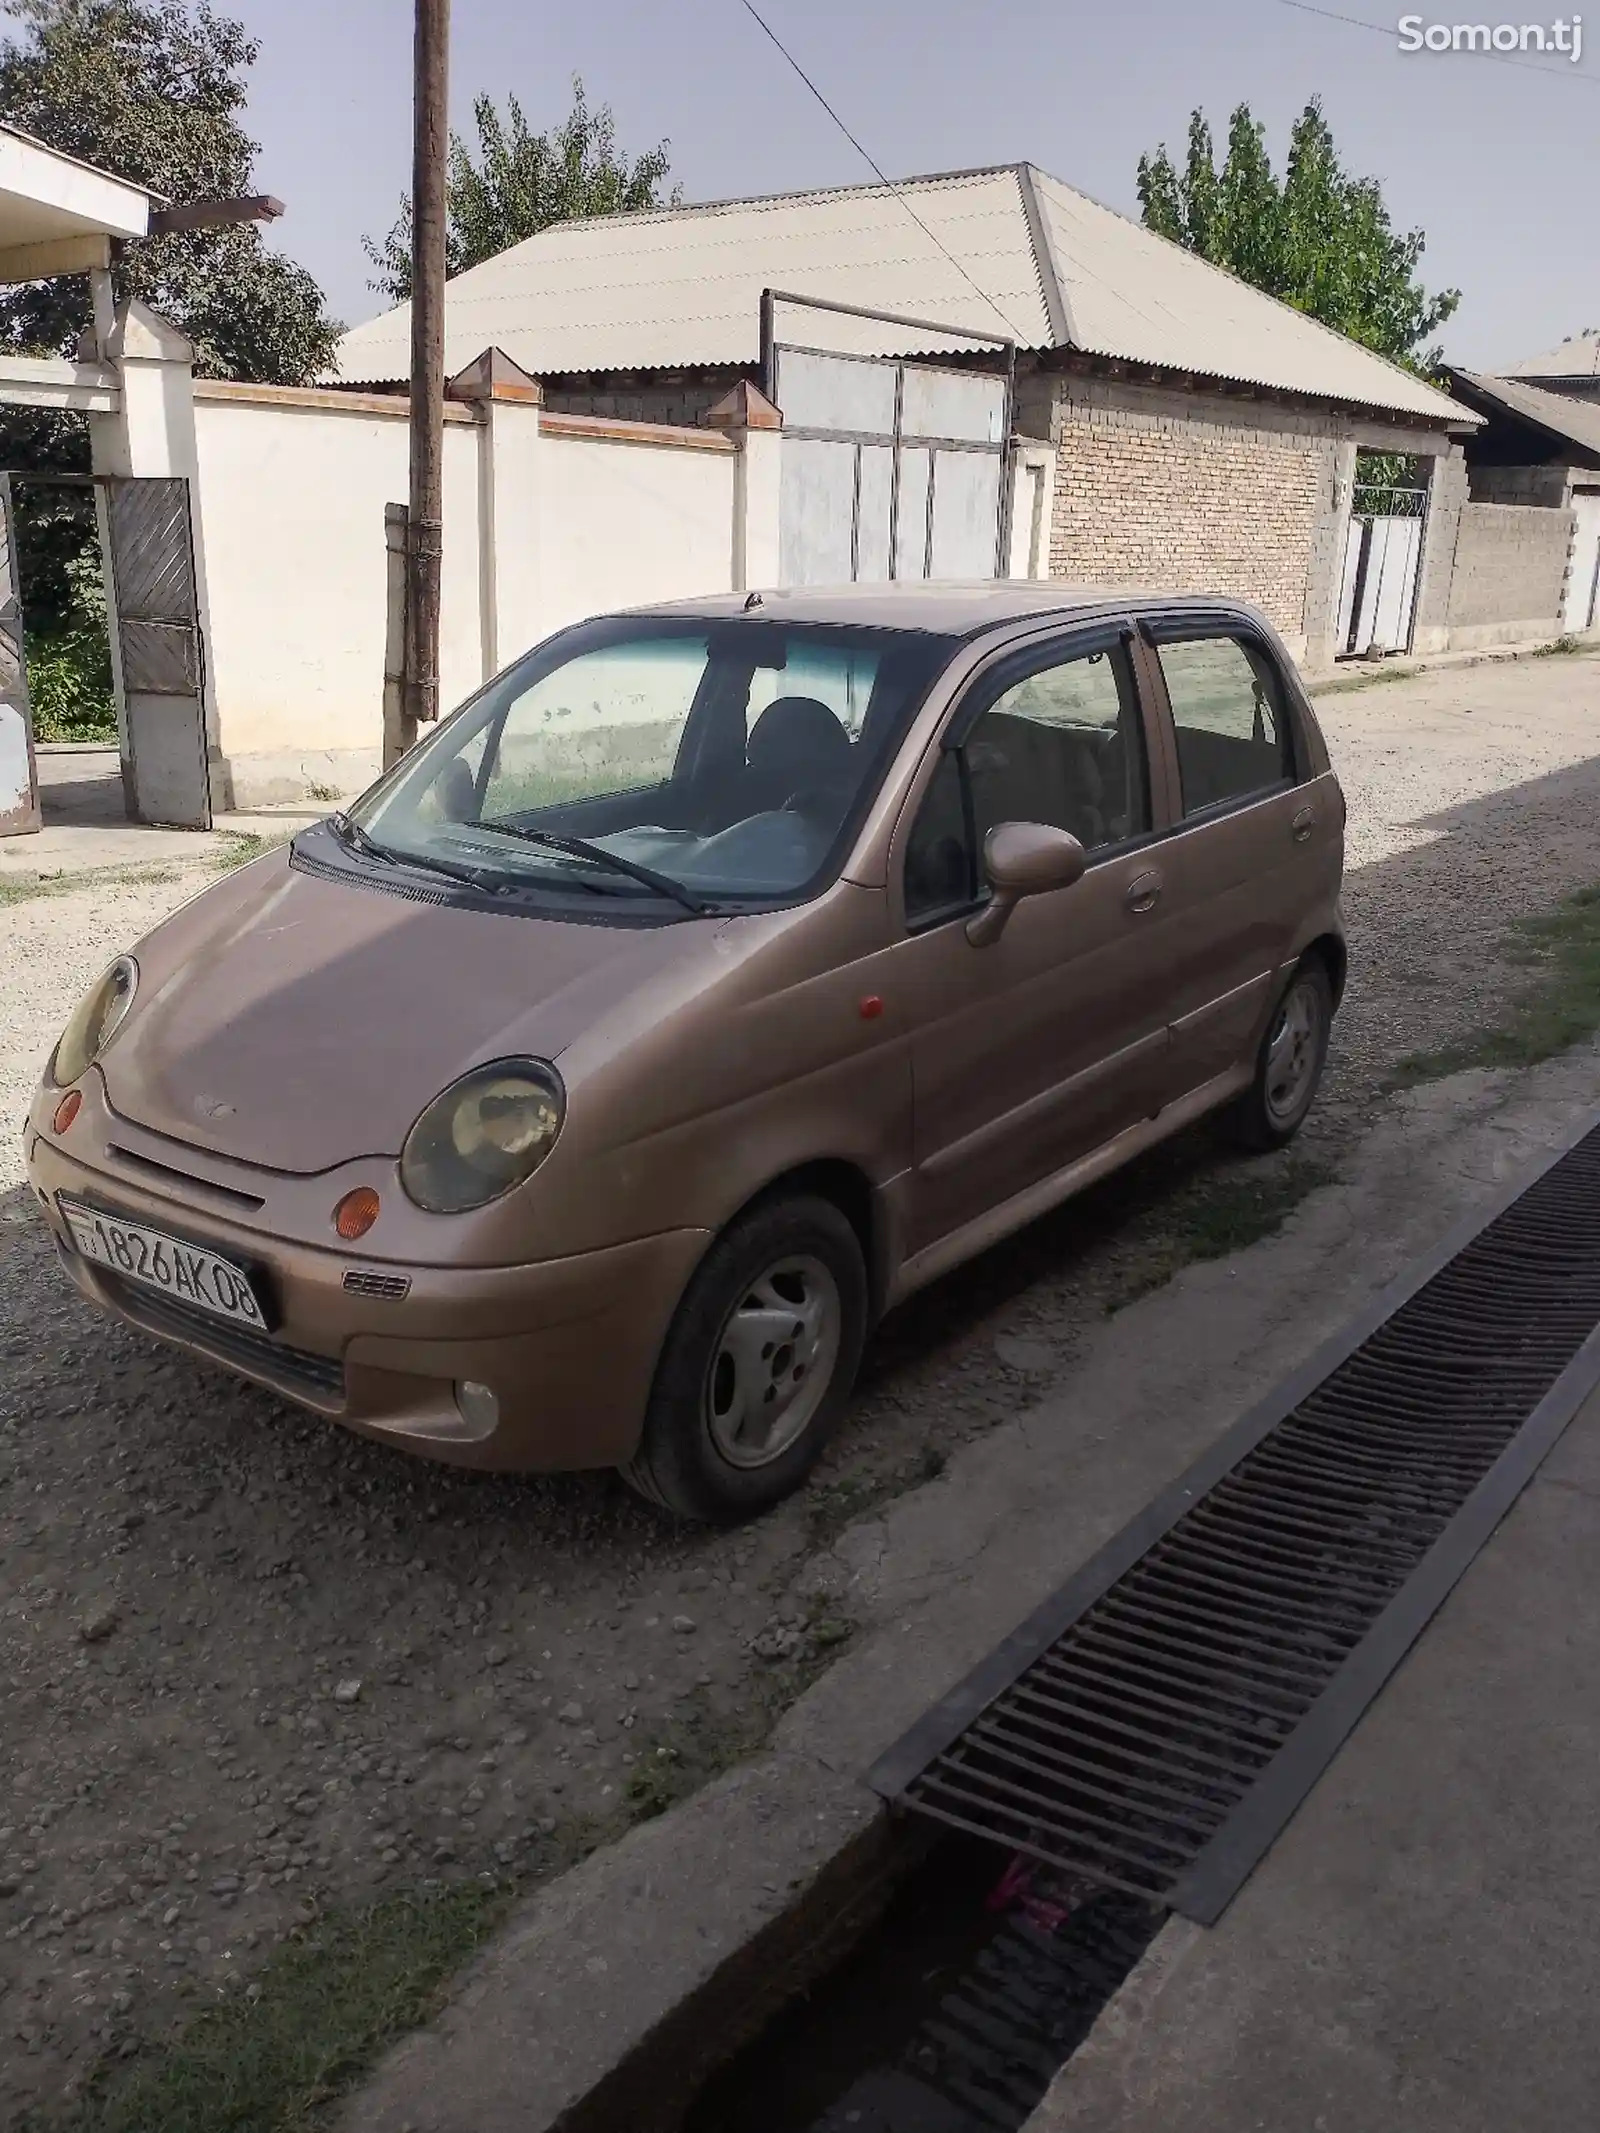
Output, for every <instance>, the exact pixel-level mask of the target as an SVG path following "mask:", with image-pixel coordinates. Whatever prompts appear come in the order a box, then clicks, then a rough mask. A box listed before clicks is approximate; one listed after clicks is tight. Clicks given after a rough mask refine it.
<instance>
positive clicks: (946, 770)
mask: <svg viewBox="0 0 1600 2133" xmlns="http://www.w3.org/2000/svg"><path fill="white" fill-rule="evenodd" d="M905 885H906V917H907V918H908V919H909V920H910V921H911V922H912V923H913V924H922V925H926V924H927V923H928V921H929V920H930V919H933V918H936V917H938V916H939V915H940V914H941V913H942V912H949V911H961V910H964V909H965V908H966V907H967V906H968V905H969V904H971V903H972V902H973V901H974V900H975V898H976V895H977V882H976V879H975V876H974V869H973V864H972V841H971V838H970V836H969V834H968V829H967V801H966V794H965V792H964V791H963V786H962V773H961V758H960V757H959V756H958V755H941V756H940V758H939V767H938V769H937V770H936V771H935V772H934V774H933V783H932V784H931V785H930V786H929V787H928V790H927V791H926V792H925V793H924V794H923V796H922V806H921V808H920V809H919V810H918V813H917V819H916V821H915V822H914V823H913V824H912V826H911V836H910V838H909V840H908V841H907V844H906V872H905Z"/></svg>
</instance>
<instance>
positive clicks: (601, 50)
mask: <svg viewBox="0 0 1600 2133" xmlns="http://www.w3.org/2000/svg"><path fill="white" fill-rule="evenodd" d="M221 4H222V5H223V6H224V7H225V8H226V9H227V11H228V12H231V13H234V14H237V15H240V16H242V17H243V18H244V19H245V20H246V21H247V22H248V23H249V25H250V27H251V29H252V30H253V31H254V32H255V34H256V35H257V36H258V37H259V38H260V40H261V58H260V60H259V61H258V63H257V66H256V69H255V74H254V88H253V92H252V97H251V105H250V114H249V122H250V125H251V128H252V130H253V131H254V133H255V134H256V136H257V137H258V138H259V140H260V141H261V144H262V151H261V156H260V159H259V163H258V178H259V182H260V183H261V185H262V186H263V188H264V189H266V190H268V191H270V192H274V193H276V194H277V195H278V196H279V197H280V198H281V199H282V200H283V201H284V202H285V203H286V206H287V213H286V214H285V216H284V218H283V220H282V221H281V222H280V223H278V224H277V225H276V226H275V228H274V230H273V232H272V236H271V240H270V241H272V242H273V243H275V244H277V245H279V246H281V248H282V249H283V250H285V251H287V252H289V253H291V254H292V255H293V256H295V257H296V258H298V259H300V260H301V261H302V262H303V263H304V264H305V265H306V266H307V267H309V268H310V269H311V271H312V272H313V273H314V274H316V276H317V277H318V279H319V280H320V281H321V282H322V284H323V286H324V288H325V289H326V290H327V292H328V297H329V302H330V305H331V306H332V308H333V310H334V311H335V313H336V314H337V315H338V316H340V317H342V318H343V319H344V320H345V321H346V323H347V324H355V323H356V322H357V321H358V320H361V319H363V318H367V317H370V316H371V315H372V314H373V313H374V312H376V311H378V310H380V309H382V308H383V305H382V302H381V300H380V299H379V298H378V297H377V296H376V295H375V294H374V293H373V292H372V291H371V290H370V289H369V288H368V287H367V277H368V274H369V273H370V271H371V270H370V268H369V266H368V264H367V262H366V259H365V256H364V254H363V253H362V250H361V237H362V234H363V232H367V231H370V232H373V233H374V234H378V233H381V232H382V231H383V230H385V229H387V227H388V225H389V223H390V221H391V220H392V219H393V214H394V209H395V205H396V201H397V198H398V195H399V194H400V193H401V191H402V190H404V188H405V186H406V184H407V181H408V173H409V163H410V139H411V133H410V128H411V110H410V94H411V79H410V77H411V7H410V0H221ZM758 4H760V5H762V8H763V12H764V13H765V14H766V16H767V19H768V20H769V21H770V22H771V23H772V24H773V27H774V28H775V29H776V30H777V32H778V34H779V35H780V36H781V37H782V38H783V39H784V41H785V43H786V44H788V45H789V47H790V49H791V51H793V52H794V54H795V56H796V58H797V59H798V60H799V61H800V63H801V65H802V66H804V67H805V68H806V70H807V72H808V73H810V74H811V75H812V77H813V79H814V80H815V81H816V82H817V83H818V86H819V87H820V88H821V89H822V90H823V92H824V94H825V95H827V96H828V98H829V100H830V101H831V102H832V104H833V105H834V108H835V109H836V110H837V111H838V112H839V114H840V116H841V117H842V118H843V119H844V120H845V122H846V124H848V125H849V126H850V127H851V129H852V130H853V131H854V132H855V133H856V134H857V135H858V136H859V138H860V139H861V141H862V142H863V144H864V145H865V146H866V148H867V149H868V150H869V151H870V152H871V154H872V155H873V156H874V157H875V158H876V160H877V161H878V162H879V163H880V164H881V165H882V166H883V168H884V169H885V170H886V171H887V172H888V173H889V175H890V176H891V177H896V178H900V177H910V176H914V175H918V174H920V173H923V172H928V171H937V170H953V169H961V168H966V167H968V166H971V165H975V164H983V163H1002V162H1017V161H1021V160H1024V159H1026V160H1028V161H1031V162H1034V163H1037V164H1038V165H1040V166H1041V168H1043V169H1045V170H1047V171H1050V172H1052V173H1053V174H1054V175H1055V176H1056V177H1058V178H1061V179H1063V180H1065V181H1066V182H1067V183H1068V184H1070V185H1076V186H1079V187H1081V188H1082V189H1083V191H1085V192H1087V193H1090V194H1092V195H1093V196H1094V197H1095V198H1096V199H1099V200H1102V201H1104V202H1105V203H1106V204H1107V205H1108V206H1110V207H1115V208H1118V209H1120V210H1122V211H1123V212H1125V213H1133V214H1137V212H1138V202H1137V197H1136V194H1135V190H1134V183H1135V172H1136V168H1137V164H1138V159H1139V154H1140V151H1141V150H1144V149H1149V148H1153V147H1154V146H1155V145H1156V144H1157V143H1158V142H1159V141H1162V140H1165V141H1166V142H1167V143H1168V145H1169V146H1170V147H1171V148H1172V149H1173V150H1174V152H1175V153H1181V151H1182V147H1183V143H1184V140H1185V136H1186V133H1187V127H1188V116H1189V111H1190V109H1191V107H1192V106H1194V105H1195V104H1200V105H1202V106H1203V107H1204V108H1205V110H1206V113H1207V115H1208V117H1209V118H1210V119H1211V122H1212V128H1213V131H1214V133H1215V134H1216V135H1217V136H1218V140H1219V145H1220V142H1221V139H1222V137H1223V136H1224V135H1225V133H1226V130H1227V120H1228V114H1229V112H1230V111H1231V110H1232V108H1233V106H1234V105H1235V104H1237V103H1238V102H1240V101H1241V100H1244V101H1246V102H1248V103H1249V104H1250V105H1251V106H1252V108H1253V109H1254V111H1255V113H1256V115H1257V117H1258V118H1261V119H1263V120H1264V121H1265V123H1266V126H1267V131H1268V140H1269V144H1270V147H1271V151H1272V155H1273V160H1274V164H1275V165H1277V166H1280V167H1281V161H1282V156H1283V150H1284V146H1285V142H1286V138H1287V134H1288V129H1289V125H1290V122H1291V120H1292V119H1293V117H1294V116H1295V114H1296V113H1297V112H1298V111H1299V110H1300V109H1301V107H1302V106H1303V105H1304V103H1305V101H1306V99H1307V97H1308V96H1310V95H1313V94H1320V95H1321V97H1322V100H1323V105H1324V109H1325V111H1326V113H1327V116H1328V119H1329V122H1330V123H1331V125H1332V128H1333V133H1334V139H1335V141H1336V143H1337V145H1338V147H1339V150H1340V152H1341V154H1342V155H1343V157H1344V159H1345V162H1346V164H1347V166H1348V167H1350V168H1351V169H1353V170H1354V171H1356V172H1358V173H1360V174H1363V175H1370V176H1374V177H1377V178H1379V179H1380V180H1381V181H1382V184H1383V187H1384V193H1385V197H1386V199H1387V200H1388V203H1389V207H1390V211H1391V213H1392V215H1393V217H1394V220H1395V222H1396V224H1397V226H1399V227H1400V228H1402V229H1410V228H1412V227H1420V228H1421V229H1422V230H1423V231H1424V232H1425V233H1426V236H1427V240H1428V244H1427V251H1426V253H1425V255H1424V259H1423V269H1422V272H1423V279H1424V282H1425V285H1426V286H1427V287H1428V288H1429V289H1435V288H1438V287H1441V286H1444V287H1451V286H1454V287H1458V288H1460V289H1461V290H1462V292H1463V297H1462V304H1461V309H1460V311H1459V312H1458V313H1457V315H1456V317H1455V319H1454V320H1453V321H1452V323H1451V325H1450V326H1449V327H1448V328H1447V329H1446V333H1445V347H1446V352H1447V354H1448V355H1449V356H1450V357H1451V358H1452V360H1454V361H1457V362H1460V363H1462V364H1464V365H1466V366H1467V367H1469V368H1482V369H1494V368H1497V367H1499V366H1501V365H1503V364H1506V363H1509V362H1512V361H1514V360H1516V359H1517V358H1519V357H1521V356H1524V355H1530V354H1533V353H1534V352H1536V351H1537V350H1540V349H1543V348H1545V347H1547V346H1549V345H1551V344H1552V343H1554V342H1556V341H1558V340H1560V339H1561V338H1562V336H1563V335H1565V334H1568V333H1574V332H1577V331H1579V330H1580V329H1582V328H1584V327H1587V326H1600V218H1597V212H1596V202H1597V201H1600V8H1597V9H1596V10H1595V13H1594V16H1593V19H1592V22H1589V23H1585V25H1584V28H1585V32H1586V35H1590V36H1592V38H1593V43H1594V51H1593V53H1592V54H1591V53H1590V51H1589V50H1588V49H1587V48H1585V50H1584V53H1583V56H1582V59H1581V60H1580V61H1579V62H1578V63H1577V64H1573V63H1572V62H1571V61H1569V60H1567V59H1563V58H1557V57H1556V56H1555V55H1554V54H1553V53H1552V54H1550V55H1549V56H1548V57H1546V58H1545V59H1544V60H1543V61H1542V62H1538V61H1535V62H1532V63H1531V64H1539V65H1542V66H1543V67H1545V68H1547V69H1548V73H1537V72H1532V71H1528V70H1527V65H1528V64H1529V63H1525V64H1524V65H1522V66H1513V65H1507V64H1504V63H1502V62H1501V61H1498V60H1495V59H1491V58H1489V57H1487V56H1481V55H1478V54H1470V53H1448V54H1431V53H1427V52H1421V53H1417V54H1415V55H1413V56H1406V55H1404V54H1402V53H1401V52H1400V50H1399V49H1398V45H1397V41H1396V39H1395V38H1394V37H1393V35H1392V34H1385V35H1378V34H1375V33H1374V32H1373V30H1371V29H1363V28H1357V27H1352V26H1348V25H1347V24H1345V23H1343V22H1337V21H1331V20H1327V19H1323V18H1321V17H1319V16H1316V15H1313V14H1310V13H1306V12H1302V11H1299V10H1296V9H1292V8H1291V7H1289V6H1287V5H1286V4H1284V0H1214V4H1213V5H1212V6H1211V7H1210V8H1209V9H1208V10H1206V11H1204V12H1200V11H1197V10H1196V9H1194V8H1192V7H1182V6H1178V5H1175V4H1174V0H1115V4H1111V5H1105V6H1102V7H1096V8H1090V7H1084V6H1077V5H1072V4H1070V0H1010V4H1009V5H1005V6H996V5H994V4H993V0H990V4H989V5H988V6H987V7H979V6H975V5H973V4H972V0H962V4H959V5H957V4H954V0H915V4H913V0H758ZM1419 4H1420V0H1401V5H1400V6H1399V7H1397V8H1396V9H1395V10H1394V12H1393V13H1390V12H1388V11H1387V10H1385V9H1382V8H1380V7H1378V6H1376V5H1374V0H1329V5H1330V6H1332V7H1333V8H1334V9H1335V11H1336V12H1340V13H1347V14H1349V15H1351V16H1364V17H1366V18H1367V19H1368V20H1369V21H1370V22H1373V23H1377V24H1380V25H1384V26H1385V27H1386V29H1387V30H1388V31H1390V32H1392V30H1393V28H1394V25H1395V24H1396V23H1397V22H1398V20H1399V19H1400V15H1401V13H1402V12H1405V11H1409V10H1410V9H1412V8H1415V7H1417V6H1418V5H1419ZM1565 4H1566V0H1556V5H1557V6H1562V5H1565ZM1478 12H1480V11H1476V10H1470V9H1462V8H1459V7H1457V8H1454V9H1452V10H1443V9H1440V10H1439V11H1437V12H1432V11H1430V10H1429V9H1428V8H1427V7H1426V6H1423V7H1422V19H1423V21H1424V22H1425V23H1431V22H1434V21H1446V22H1448V21H1454V20H1456V19H1458V18H1460V17H1464V16H1466V15H1468V14H1470V15H1472V17H1473V19H1474V20H1476V19H1477V14H1478ZM1481 12H1483V13H1484V15H1485V19H1486V20H1487V21H1488V22H1490V23H1491V24H1493V23H1496V22H1499V21H1501V20H1503V19H1510V20H1512V21H1515V22H1518V23H1520V22H1522V21H1523V20H1525V19H1527V17H1526V16H1525V15H1523V14H1515V15H1512V16H1510V17H1509V18H1505V17H1502V16H1501V15H1499V14H1497V13H1495V12H1494V11H1493V10H1492V9H1489V10H1482V11H1481ZM453 17H454V20H453V42H452V79H451V92H452V94H451V102H452V107H453V112H454V115H455V117H456V121H457V123H458V124H461V123H463V122H465V121H466V120H467V119H468V117H469V114H470V106H471V101H472V98H473V96H474V94H475V93H476V92H477V91H479V90H480V89H489V90H491V91H492V92H493V93H494V94H495V95H496V96H503V95H504V93H505V92H506V91H507V90H511V91H514V92H515V93H516V94H517V95H518V96H519V97H520V99H521V101H522V103H523V106H524V108H525V110H526V111H527V114H528V117H529V119H530V122H531V123H532V124H534V125H535V126H538V127H543V126H546V125H550V124H553V123H555V122H556V121H557V120H559V119H561V118H562V117H564V116H565V114H566V111H567V109H568V106H569V102H570V94H569V84H570V79H571V76H572V75H573V74H574V73H578V74H581V75H582V77H583V80H584V83H585V86H586V88H587V89H588V92H589V96H590V100H591V102H592V103H600V102H609V103H610V104H611V106H612V108H613V110H614V111H615V114H616V119H617V130H618V136H619V139H620V141H621V143H622V145H623V146H624V147H625V148H627V149H629V150H630V151H632V152H635V153H637V152H638V151H639V150H641V149H643V148H645V147H648V146H650V145H652V144H653V143H654V142H656V141H657V140H659V139H660V138H662V137H663V136H666V137H667V138H668V139H669V140H670V142H671V153H672V175H673V178H674V179H675V180H676V181H678V182H679V183H681V184H682V186H683V189H684V196H685V198H686V199H687V200H691V201H694V200H716V199H728V198H734V197H739V196H741V195H747V194H756V193H770V192H783V191H789V190H800V189H804V188H806V187H809V186H819V185H837V184H851V183H856V182H860V181H862V180H864V179H865V180H870V172H868V171H867V170H866V169H865V168H864V167H863V165H862V163H861V161H860V158H859V157H858V156H857V155H856V153H855V151H854V149H852V148H851V147H850V145H849V143H848V142H847V141H846V140H845V139H844V138H843V137H842V135H841V134H840V133H839V132H838V130H837V129H836V128H835V127H834V125H833V124H832V122H831V121H830V120H829V119H828V117H827V116H826V114H825V113H824V112H823V111H822V110H821V109H820V108H819V106H818V105H817V104H816V103H815V102H814V101H813V99H812V98H811V97H810V95H809V94H808V93H807V91H806V90H805V88H804V87H803V86H802V84H801V83H800V82H799V81H798V80H797V79H796V78H795V77H794V75H793V74H792V73H790V72H789V70H788V69H787V68H786V67H785V66H784V64H783V62H782V60H781V59H780V57H779V55H778V54H777V53H776V52H775V51H774V50H773V48H772V46H771V45H770V44H769V43H768V42H767V41H766V39H765V38H764V37H763V36H762V35H761V33H760V31H759V30H758V29H757V28H756V25H755V24H754V23H753V22H752V21H751V20H750V18H749V16H748V15H747V14H745V12H744V10H743V8H742V7H741V6H740V5H739V4H738V0H673V4H670V5H657V6H645V5H642V4H641V0H584V4H583V5H581V6H577V7H572V6H567V7H561V8H545V9H535V8H532V7H527V6H518V5H515V4H511V0H454V9H453ZM1541 19H1542V18H1541ZM1549 19H1550V20H1551V21H1552V22H1553V21H1555V20H1557V19H1560V18H1558V17H1557V16H1556V15H1555V14H1554V13H1552V14H1551V16H1550V17H1549Z"/></svg>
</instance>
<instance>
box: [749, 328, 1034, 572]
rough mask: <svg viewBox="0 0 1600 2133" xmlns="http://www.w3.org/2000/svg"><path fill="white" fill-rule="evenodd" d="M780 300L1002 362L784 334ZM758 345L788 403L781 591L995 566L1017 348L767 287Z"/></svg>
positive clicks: (1001, 546)
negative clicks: (860, 349) (961, 361)
mask: <svg viewBox="0 0 1600 2133" xmlns="http://www.w3.org/2000/svg"><path fill="white" fill-rule="evenodd" d="M778 305H795V306H800V307H803V308H804V309H807V310H811V311H817V312H826V313H828V314H829V315H830V317H832V318H835V319H839V320H845V319H853V320H860V321H865V322H867V324H868V326H869V328H877V327H881V326H883V325H888V326H891V327H897V328H900V329H903V330H904V331H905V332H906V333H907V334H909V335H911V336H914V337H918V338H927V339H932V340H939V339H944V340H949V339H952V338H953V339H961V340H971V341H975V342H979V343H981V344H983V345H984V346H985V347H987V348H990V349H992V350H993V351H994V360H995V361H996V362H997V363H998V364H999V365H1000V368H999V369H997V370H995V369H978V368H956V367H955V366H953V365H940V364H937V363H934V362H931V361H922V360H918V359H916V358H915V357H912V356H881V355H875V354H869V353H857V352H855V351H852V350H847V349H844V348H839V347H833V348H822V347H816V346H809V345H803V344H801V343H800V342H799V341H785V340H782V339H781V338H780V337H779V334H778V330H777V327H776V323H775V312H776V307H777V306H778ZM856 331H857V332H858V333H859V331H860V329H856ZM840 337H842V338H848V337H850V336H849V333H848V331H847V332H845V333H844V334H842V335H841V336H840ZM861 337H862V338H864V339H866V338H875V339H880V340H881V338H882V336H881V334H878V333H876V332H869V333H867V334H862V335H861ZM762 352H763V372H764V376H765V379H766V390H767V394H768V397H769V398H770V399H772V400H773V401H774V402H776V404H777V405H778V406H779V407H780V408H781V409H782V410H783V472H782V482H781V489H780V497H779V574H780V577H781V579H782V582H783V583H784V584H785V585H838V584H849V583H855V582H858V581H862V580H867V581H878V580H884V579H890V578H943V579H952V578H993V577H998V576H1001V575H1002V574H1003V572H1004V569H1005V561H1004V558H1005V552H1006V527H1005V523H1004V521H1005V504H1006V491H1007V483H1006V459H1007V451H1008V440H1009V438H1010V434H1011V401H1012V389H1013V373H1014V367H1015V350H1014V348H1013V345H1012V343H1010V342H1009V341H1001V340H998V339H997V338H996V337H995V336H993V335H984V334H977V333H971V332H969V331H968V330H967V329H965V328H962V327H943V326H935V325H931V324H929V323H928V322H927V321H926V320H917V319H903V318H898V317H896V316H895V315H894V314H892V313H889V312H874V311H864V310H860V309H858V308H856V307H855V306H852V305H848V304H832V303H827V302H824V301H823V300H822V299H820V298H816V297H798V296H788V295H785V294H783V293H782V292H781V291H777V290H768V291H767V292H766V294H765V295H764V296H763V298H762Z"/></svg>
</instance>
